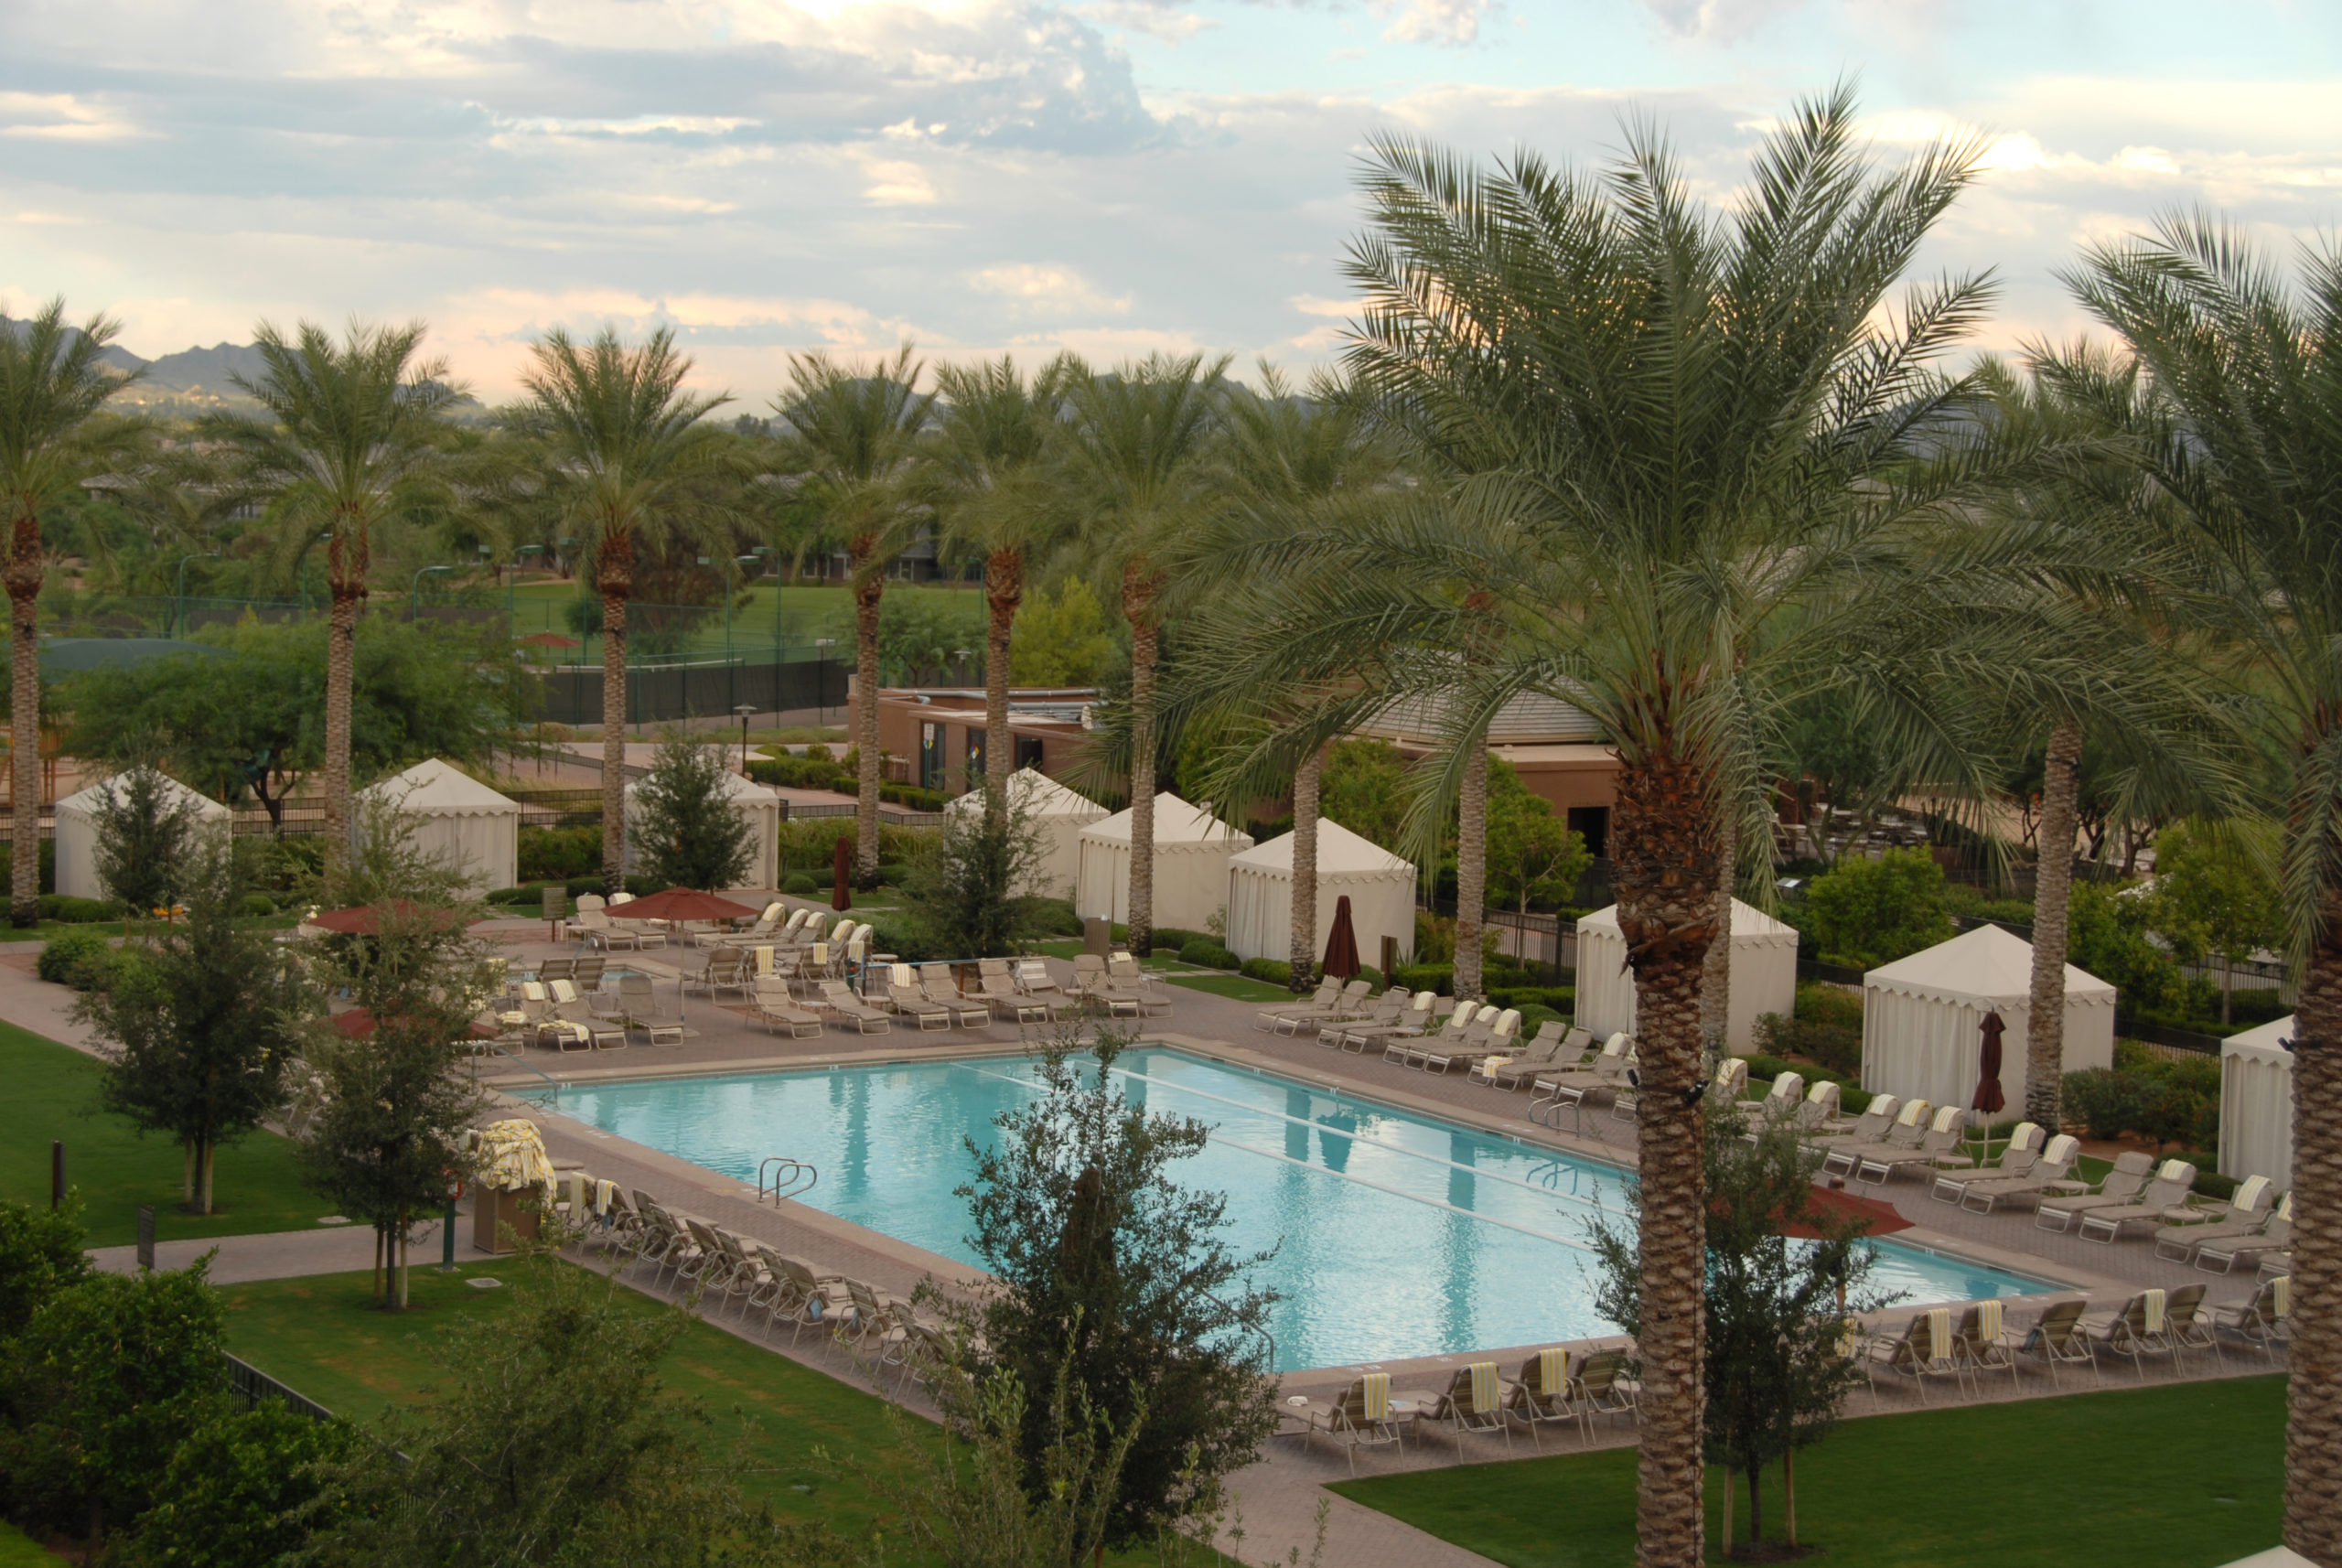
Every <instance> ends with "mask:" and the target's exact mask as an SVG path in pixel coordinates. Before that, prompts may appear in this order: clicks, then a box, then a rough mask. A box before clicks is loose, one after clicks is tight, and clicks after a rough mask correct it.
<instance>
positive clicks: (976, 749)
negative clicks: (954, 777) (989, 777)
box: [968, 729, 984, 789]
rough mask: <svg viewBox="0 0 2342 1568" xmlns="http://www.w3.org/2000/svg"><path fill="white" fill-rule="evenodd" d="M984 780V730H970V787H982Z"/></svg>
mask: <svg viewBox="0 0 2342 1568" xmlns="http://www.w3.org/2000/svg"><path fill="white" fill-rule="evenodd" d="M983 782H984V732H983V731H982V730H980V729H970V730H969V731H968V788H969V789H983Z"/></svg>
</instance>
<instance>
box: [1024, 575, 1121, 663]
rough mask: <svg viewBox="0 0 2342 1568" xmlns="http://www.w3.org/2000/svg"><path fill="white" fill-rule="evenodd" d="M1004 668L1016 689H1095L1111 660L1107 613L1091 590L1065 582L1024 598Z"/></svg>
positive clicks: (1069, 580) (1076, 579) (1072, 579)
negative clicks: (1010, 675) (1014, 683)
mask: <svg viewBox="0 0 2342 1568" xmlns="http://www.w3.org/2000/svg"><path fill="white" fill-rule="evenodd" d="M1008 657H1009V667H1010V670H1011V671H1012V673H1013V674H1014V676H1015V682H1016V683H1017V684H1018V685H1020V686H1095V685H1097V684H1098V683H1099V682H1101V681H1102V680H1104V679H1105V676H1106V671H1107V668H1108V666H1109V665H1110V664H1111V663H1112V661H1113V658H1114V640H1113V638H1112V635H1111V634H1109V632H1108V631H1107V629H1106V611H1105V608H1104V607H1102V606H1101V605H1100V604H1099V602H1098V596H1097V595H1096V594H1095V593H1093V592H1092V591H1091V590H1090V585H1089V584H1088V583H1085V582H1083V581H1082V580H1081V579H1080V578H1079V577H1068V578H1067V579H1066V580H1065V581H1064V582H1062V583H1060V584H1058V587H1057V591H1056V592H1055V593H1054V594H1052V593H1051V592H1050V591H1049V590H1047V588H1044V589H1042V590H1040V591H1039V592H1038V593H1035V594H1031V595H1028V596H1026V600H1025V603H1024V605H1023V606H1022V607H1020V608H1019V609H1018V610H1017V612H1016V629H1015V638H1014V639H1013V640H1012V641H1011V643H1010V645H1009V656H1008Z"/></svg>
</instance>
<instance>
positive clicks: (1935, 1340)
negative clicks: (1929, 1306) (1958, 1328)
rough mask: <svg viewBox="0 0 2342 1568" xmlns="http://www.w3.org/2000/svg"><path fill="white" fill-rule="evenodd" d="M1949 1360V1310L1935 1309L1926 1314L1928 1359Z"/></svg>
mask: <svg viewBox="0 0 2342 1568" xmlns="http://www.w3.org/2000/svg"><path fill="white" fill-rule="evenodd" d="M1950 1359H1951V1308H1950V1307H1948V1306H1939V1307H1937V1308H1936V1309H1935V1310H1934V1311H1933V1312H1930V1313H1928V1360H1930V1361H1946V1360H1950Z"/></svg>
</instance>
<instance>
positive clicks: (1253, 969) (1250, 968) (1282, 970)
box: [1236, 958, 1293, 985]
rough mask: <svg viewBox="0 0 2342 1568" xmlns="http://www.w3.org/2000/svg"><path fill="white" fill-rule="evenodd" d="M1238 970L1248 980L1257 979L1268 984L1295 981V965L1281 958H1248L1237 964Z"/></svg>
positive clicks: (1288, 983) (1286, 983)
mask: <svg viewBox="0 0 2342 1568" xmlns="http://www.w3.org/2000/svg"><path fill="white" fill-rule="evenodd" d="M1236 972H1238V973H1239V974H1241V975H1243V976H1244V977H1245V978H1246V979H1247V980H1257V981H1260V982H1261V983H1263V984H1266V985H1291V984H1292V983H1293V965H1292V963H1291V962H1290V961H1287V960H1284V959H1281V958H1248V959H1246V960H1245V961H1243V962H1242V963H1241V964H1239V965H1237V966H1236Z"/></svg>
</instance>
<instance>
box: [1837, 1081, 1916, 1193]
mask: <svg viewBox="0 0 2342 1568" xmlns="http://www.w3.org/2000/svg"><path fill="white" fill-rule="evenodd" d="M1934 1109H1935V1107H1934V1106H1932V1105H1930V1104H1928V1102H1927V1101H1924V1100H1920V1099H1918V1098H1917V1097H1914V1098H1912V1099H1909V1100H1907V1101H1904V1102H1903V1108H1902V1109H1901V1110H1900V1111H1897V1112H1896V1113H1895V1120H1894V1121H1892V1122H1888V1123H1887V1126H1886V1132H1885V1135H1884V1136H1882V1137H1880V1138H1878V1139H1876V1140H1875V1141H1872V1140H1868V1139H1863V1138H1854V1139H1850V1140H1847V1141H1845V1142H1840V1141H1839V1140H1837V1139H1835V1138H1832V1139H1827V1140H1825V1141H1824V1142H1823V1144H1822V1148H1821V1168H1822V1169H1823V1170H1825V1171H1842V1172H1844V1173H1845V1174H1846V1175H1848V1176H1852V1175H1853V1173H1854V1170H1855V1167H1857V1166H1858V1165H1861V1164H1862V1162H1863V1161H1864V1159H1866V1158H1867V1157H1869V1156H1870V1155H1896V1154H1901V1153H1903V1152H1905V1151H1906V1150H1909V1149H1916V1148H1918V1146H1919V1145H1920V1144H1921V1143H1923V1142H1925V1141H1926V1139H1927V1135H1928V1113H1929V1112H1932V1111H1933V1110H1934Z"/></svg>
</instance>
